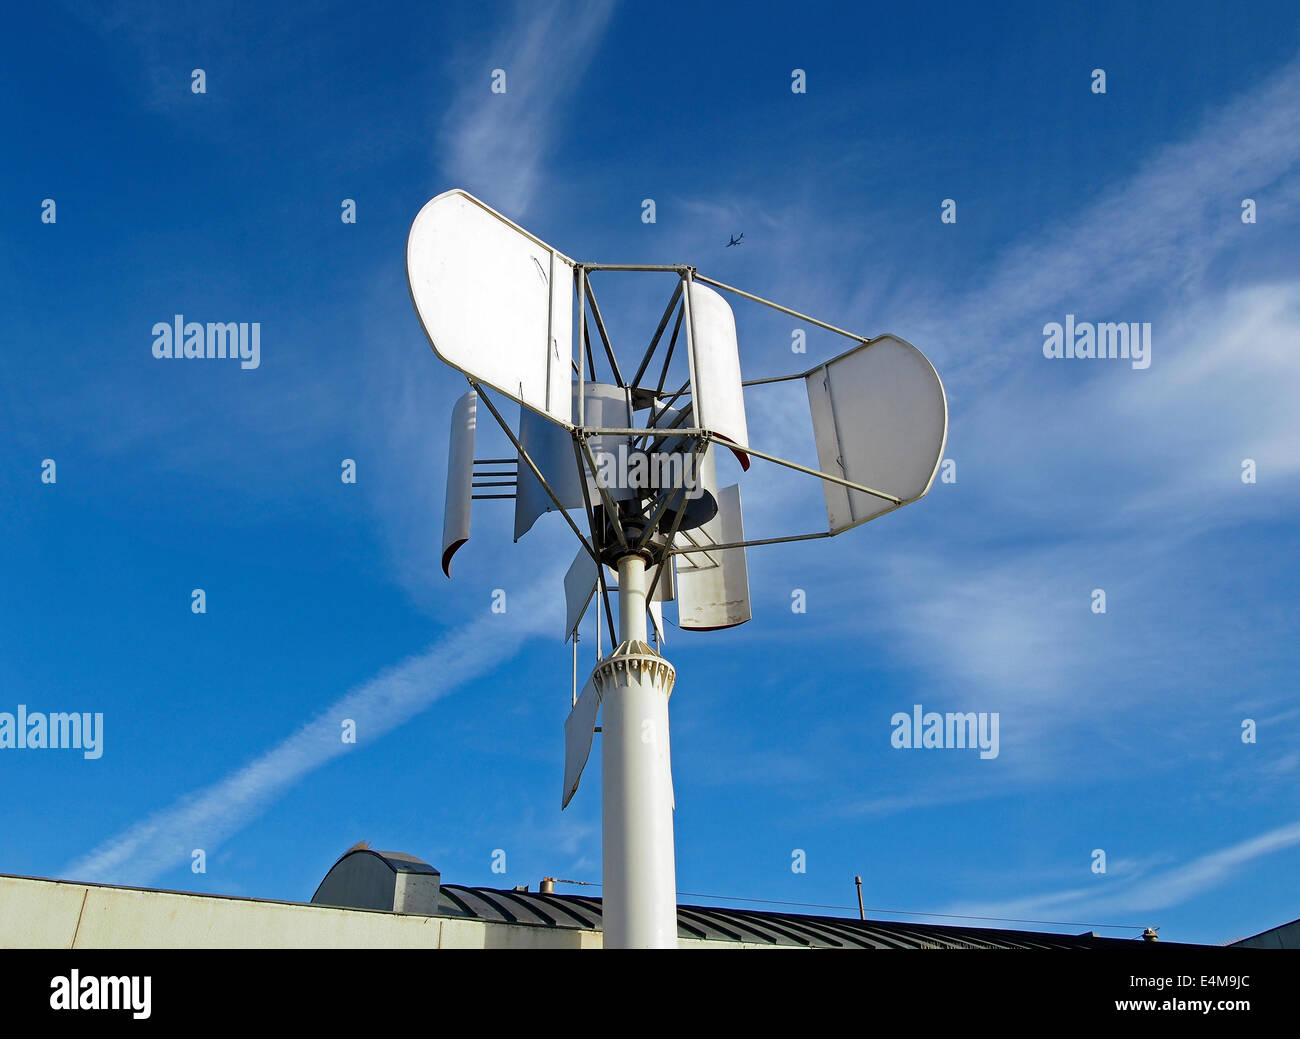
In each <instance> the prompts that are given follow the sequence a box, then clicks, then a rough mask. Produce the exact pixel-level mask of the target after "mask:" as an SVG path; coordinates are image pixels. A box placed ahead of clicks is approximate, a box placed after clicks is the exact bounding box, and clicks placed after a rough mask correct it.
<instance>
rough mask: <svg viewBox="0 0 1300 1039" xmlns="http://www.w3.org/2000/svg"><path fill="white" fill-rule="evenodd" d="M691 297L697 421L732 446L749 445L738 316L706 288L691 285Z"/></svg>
mask: <svg viewBox="0 0 1300 1039" xmlns="http://www.w3.org/2000/svg"><path fill="white" fill-rule="evenodd" d="M690 294H691V317H692V322H693V327H694V331H695V334H694V345H695V384H696V385H695V395H696V401H695V404H694V405H693V407H694V411H695V415H696V421H697V422H699V424H700V426H701V428H703V429H708V430H710V431H712V432H714V433H719V434H721V435H722V436H724V437H726V438H727V439H728V440H730V441H731V442H732V443H733V444H739V445H742V446H747V445H748V444H749V427H748V425H747V423H746V421H745V396H744V391H743V390H742V388H741V384H740V383H741V376H740V347H739V345H738V344H737V342H736V317H735V315H734V314H733V313H732V311H731V307H730V306H729V305H728V303H727V301H726V300H725V299H723V298H722V296H721V295H720V294H719V293H717V292H714V291H713V289H711V288H709V287H708V286H707V285H700V284H699V283H698V282H691V283H690ZM734 453H735V455H736V458H737V459H738V460H739V461H740V465H741V467H742V468H744V469H748V468H749V456H748V455H747V454H745V453H744V452H742V451H735V452H734Z"/></svg>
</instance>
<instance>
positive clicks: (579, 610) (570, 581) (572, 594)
mask: <svg viewBox="0 0 1300 1039" xmlns="http://www.w3.org/2000/svg"><path fill="white" fill-rule="evenodd" d="M598 581H599V579H598V577H597V574H596V561H595V560H594V559H592V558H591V554H590V553H589V552H588V551H587V550H586V549H585V548H580V549H578V554H577V555H576V556H574V558H573V562H572V563H571V564H570V565H569V572H568V573H566V574H565V575H564V604H565V610H564V614H565V616H564V641H565V642H568V641H569V639H571V638H573V633H574V632H575V631H576V630H577V628H578V625H579V624H581V623H582V618H583V616H584V615H585V614H586V612H587V604H588V603H590V602H591V597H592V596H593V595H595V594H596V586H597V583H598Z"/></svg>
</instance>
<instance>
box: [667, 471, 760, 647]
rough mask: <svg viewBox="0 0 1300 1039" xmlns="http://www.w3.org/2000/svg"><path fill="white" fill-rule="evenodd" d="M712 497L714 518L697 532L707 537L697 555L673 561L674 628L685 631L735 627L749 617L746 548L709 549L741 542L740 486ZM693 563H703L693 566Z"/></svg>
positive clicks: (681, 556) (733, 486)
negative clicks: (675, 584) (697, 560)
mask: <svg viewBox="0 0 1300 1039" xmlns="http://www.w3.org/2000/svg"><path fill="white" fill-rule="evenodd" d="M717 497H718V514H717V516H715V517H714V518H713V519H711V520H710V521H709V522H708V523H706V524H705V525H704V526H703V527H702V528H701V532H705V533H706V535H707V537H708V541H707V542H705V543H704V544H703V545H702V551H700V552H694V553H689V554H683V555H680V556H678V557H677V624H678V626H679V627H681V628H686V629H688V630H690V631H716V630H717V629H719V628H734V627H735V626H736V625H738V624H744V623H745V622H746V621H747V620H749V619H750V618H751V617H752V616H753V610H752V608H751V605H750V600H749V566H748V564H747V563H746V561H745V550H744V549H743V548H725V549H709V547H708V546H709V545H710V544H714V545H723V544H729V543H731V542H736V541H744V540H745V527H744V522H743V520H742V518H741V513H740V486H739V485H738V484H732V485H731V486H730V487H724V488H722V490H720V491H719V492H718V493H717ZM693 559H699V560H700V561H701V563H702V564H703V565H702V566H694V565H692V563H691V560H693Z"/></svg>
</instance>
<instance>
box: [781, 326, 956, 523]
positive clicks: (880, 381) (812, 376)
mask: <svg viewBox="0 0 1300 1039" xmlns="http://www.w3.org/2000/svg"><path fill="white" fill-rule="evenodd" d="M804 381H805V383H806V384H807V388H808V406H809V408H810V410H811V411H812V423H813V435H814V437H815V438H816V441H817V460H818V465H819V466H820V468H821V471H822V472H824V473H830V474H831V475H833V476H839V477H841V478H843V479H845V480H852V481H853V482H854V483H857V484H861V485H862V486H864V487H870V488H872V489H874V490H877V491H884V492H885V493H886V494H892V495H893V496H894V497H896V498H901V499H902V504H904V505H906V504H908V503H909V502H913V501H916V500H917V499H918V498H921V497H924V495H925V493H926V492H927V491H928V490H929V489H930V485H931V484H932V483H933V482H934V474H935V473H936V472H937V471H938V468H939V463H940V462H941V461H942V460H943V448H944V444H945V443H946V441H947V439H948V400H947V397H946V396H945V395H944V392H943V383H942V382H941V381H940V380H939V375H938V373H937V372H935V370H934V367H933V366H932V365H931V364H930V362H929V361H928V360H926V358H925V355H924V354H923V353H921V351H920V350H918V349H917V348H916V347H914V346H913V345H912V344H911V343H908V342H906V341H905V340H902V339H899V338H898V337H897V336H892V335H884V336H880V337H878V338H876V339H873V340H871V342H869V343H865V344H863V345H862V346H858V347H855V348H854V349H852V350H850V351H848V352H847V353H844V354H841V355H840V356H839V357H836V358H835V359H834V360H832V361H828V362H827V363H826V364H823V365H821V366H819V367H817V368H814V369H813V370H812V371H810V372H808V373H807V374H806V375H805V376H804ZM822 489H823V491H824V492H825V495H826V516H827V520H828V522H829V524H830V532H831V533H832V534H838V533H839V532H840V531H842V530H848V529H849V528H850V527H856V526H857V525H858V524H859V523H865V522H867V520H870V519H875V518H876V517H877V516H879V515H881V514H882V513H885V512H889V511H891V510H892V509H896V508H898V507H899V506H897V505H895V504H894V503H893V502H892V501H889V500H888V499H887V498H880V497H877V496H876V495H873V494H866V493H864V492H862V491H854V490H850V489H849V488H848V487H845V486H843V485H842V484H837V483H831V482H830V481H828V480H823V481H822Z"/></svg>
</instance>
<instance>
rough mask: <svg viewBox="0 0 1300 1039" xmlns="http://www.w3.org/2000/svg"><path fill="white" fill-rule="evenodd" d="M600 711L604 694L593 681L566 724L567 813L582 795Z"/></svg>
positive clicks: (579, 699) (583, 688)
mask: <svg viewBox="0 0 1300 1039" xmlns="http://www.w3.org/2000/svg"><path fill="white" fill-rule="evenodd" d="M599 711H600V694H599V693H597V692H596V683H595V682H593V681H592V680H591V679H590V678H588V679H587V684H586V685H584V686H583V687H582V693H581V694H580V695H579V696H578V702H577V703H576V704H574V706H573V710H572V711H570V712H569V717H568V718H566V719H565V721H564V797H563V800H562V801H561V803H560V810H561V811H563V810H564V809H565V808H567V807H568V806H569V802H570V801H572V800H573V795H574V794H576V793H577V792H578V782H579V780H581V779H582V770H583V769H584V768H586V767H587V759H588V758H589V757H591V741H592V740H593V739H594V738H595V735H596V715H597V714H598V713H599Z"/></svg>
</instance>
